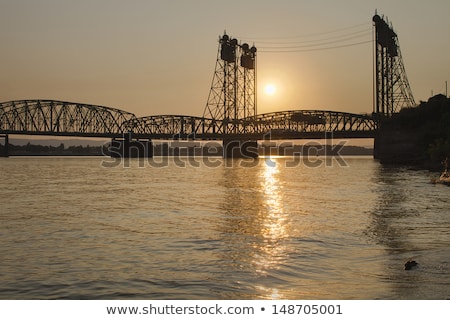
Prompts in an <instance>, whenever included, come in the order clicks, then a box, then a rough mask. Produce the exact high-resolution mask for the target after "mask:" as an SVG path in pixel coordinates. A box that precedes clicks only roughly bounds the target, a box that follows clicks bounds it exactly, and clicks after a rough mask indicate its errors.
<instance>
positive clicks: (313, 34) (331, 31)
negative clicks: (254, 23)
mask: <svg viewBox="0 0 450 320" xmlns="http://www.w3.org/2000/svg"><path fill="white" fill-rule="evenodd" d="M361 26H368V24H367V22H364V23H359V24H356V25H353V26H349V27H343V28H338V29H333V30H329V31H324V32H316V33H310V34H304V35H296V36H289V37H244V36H239V37H237V38H238V39H252V41H254V40H256V41H257V42H260V41H259V40H263V41H272V40H273V41H277V40H292V39H303V38H311V37H317V36H322V35H328V34H332V33H339V32H342V31H345V30H350V29H356V28H358V27H361Z"/></svg>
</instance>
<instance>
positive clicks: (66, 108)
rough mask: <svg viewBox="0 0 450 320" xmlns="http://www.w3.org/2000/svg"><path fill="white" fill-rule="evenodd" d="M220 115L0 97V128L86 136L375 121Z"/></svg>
mask: <svg viewBox="0 0 450 320" xmlns="http://www.w3.org/2000/svg"><path fill="white" fill-rule="evenodd" d="M225 121H226V122H227V124H224V123H223V121H220V120H215V119H209V118H204V117H193V116H183V115H160V116H149V117H142V118H137V117H136V116H135V115H134V114H132V113H129V112H126V111H123V110H119V109H114V108H109V107H102V106H95V105H88V104H80V103H73V102H64V101H56V100H20V101H9V102H4V103H0V133H2V134H39V135H60V136H86V137H117V136H121V135H123V134H127V133H129V132H131V133H132V134H133V135H134V136H136V137H143V138H144V137H145V138H166V139H168V138H181V139H183V138H192V139H195V138H197V139H224V138H227V137H233V136H234V137H242V138H245V137H251V138H258V139H261V138H264V137H267V134H269V133H270V134H271V135H272V137H273V138H275V139H282V138H302V137H309V136H319V135H323V134H325V132H333V133H334V134H336V135H339V136H342V137H373V136H374V133H375V131H376V130H377V126H378V124H377V122H376V121H375V120H374V119H373V118H372V117H371V116H369V115H357V114H351V113H345V112H336V111H323V110H292V111H282V112H273V113H266V114H260V115H258V116H256V117H247V118H243V119H236V120H233V127H234V128H235V129H236V130H235V133H223V132H222V128H223V127H224V126H226V125H228V120H225Z"/></svg>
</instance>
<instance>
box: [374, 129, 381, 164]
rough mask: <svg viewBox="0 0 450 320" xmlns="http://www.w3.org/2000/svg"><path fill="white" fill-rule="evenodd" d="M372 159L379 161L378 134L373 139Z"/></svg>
mask: <svg viewBox="0 0 450 320" xmlns="http://www.w3.org/2000/svg"><path fill="white" fill-rule="evenodd" d="M373 158H374V159H377V160H379V159H380V137H379V134H377V135H376V136H375V139H373Z"/></svg>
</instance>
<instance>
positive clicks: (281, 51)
mask: <svg viewBox="0 0 450 320" xmlns="http://www.w3.org/2000/svg"><path fill="white" fill-rule="evenodd" d="M372 42H373V40H367V41H361V42H355V43H349V44H343V45H337V46H331V47H322V48H309V49H305V48H304V49H286V50H283V49H279V48H267V49H262V50H259V52H264V53H285V52H309V51H322V50H332V49H340V48H346V47H353V46H359V45H363V44H368V43H372Z"/></svg>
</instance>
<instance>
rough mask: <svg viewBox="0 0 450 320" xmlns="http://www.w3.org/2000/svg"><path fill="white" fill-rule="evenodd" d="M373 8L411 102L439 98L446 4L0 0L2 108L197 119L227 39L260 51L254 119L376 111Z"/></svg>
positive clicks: (449, 43) (445, 61)
mask: <svg viewBox="0 0 450 320" xmlns="http://www.w3.org/2000/svg"><path fill="white" fill-rule="evenodd" d="M375 9H377V10H378V13H379V14H380V15H385V16H387V17H388V18H389V21H391V22H392V24H393V27H394V29H395V31H396V32H397V34H398V37H399V41H400V48H401V52H402V55H403V62H404V64H405V67H406V72H407V75H408V78H409V82H410V85H411V88H412V91H413V93H414V96H415V99H416V102H419V100H427V99H428V98H429V96H430V95H431V92H432V91H433V93H434V94H437V93H445V81H446V80H450V37H449V31H450V19H449V16H450V1H448V0H428V1H423V0H408V1H407V0H382V1H368V0H364V1H362V0H343V1H335V0H314V1H306V0H305V1H298V0H277V1H267V0H258V1H256V0H254V1H243V0H239V1H236V0H227V1H215V0H208V1H206V0H204V1H200V0H194V1H181V0H180V1H172V0H155V1H153V0H130V1H123V0H77V1H65V0H0V42H1V47H0V48H1V50H0V102H4V101H9V100H19V99H56V100H66V101H72V102H80V103H90V104H97V105H104V106H109V107H115V108H119V109H123V110H126V111H129V112H133V113H135V114H136V115H137V116H146V115H157V114H185V115H196V116H201V115H202V114H203V110H204V108H205V104H206V101H207V98H208V93H209V89H210V85H211V80H212V77H213V72H214V68H215V63H216V55H217V46H218V38H219V36H220V35H222V34H223V33H224V30H226V32H227V34H229V35H230V36H232V37H234V38H237V39H238V40H239V41H246V42H249V43H250V44H252V45H253V44H254V45H255V46H256V47H257V48H258V53H257V77H258V112H259V113H265V112H272V111H282V110H291V109H326V110H337V111H347V112H355V113H362V112H371V111H372V87H373V85H372V78H373V75H372V70H373V62H372V55H373V54H372V51H373V49H372V43H371V39H372V33H371V30H372V16H373V15H374V13H375ZM286 47H288V48H286ZM269 51H276V52H269ZM280 51H288V52H280ZM269 84H271V85H272V88H271V91H272V92H271V94H268V93H266V92H265V91H264V88H265V87H266V86H267V85H269Z"/></svg>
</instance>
